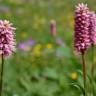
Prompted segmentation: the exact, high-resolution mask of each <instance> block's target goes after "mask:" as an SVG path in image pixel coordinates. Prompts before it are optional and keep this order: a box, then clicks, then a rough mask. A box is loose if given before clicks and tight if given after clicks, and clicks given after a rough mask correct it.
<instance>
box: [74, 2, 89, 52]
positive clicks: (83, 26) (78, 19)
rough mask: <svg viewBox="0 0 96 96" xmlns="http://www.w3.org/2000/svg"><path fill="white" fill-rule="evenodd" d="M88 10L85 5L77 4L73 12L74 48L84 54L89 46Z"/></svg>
mask: <svg viewBox="0 0 96 96" xmlns="http://www.w3.org/2000/svg"><path fill="white" fill-rule="evenodd" d="M89 16H90V15H89V9H88V7H87V5H86V4H83V3H81V4H78V6H77V7H76V11H75V26H74V27H75V28H74V29H75V34H74V47H75V49H76V50H77V51H78V52H84V51H85V50H86V49H87V48H88V47H89V46H90V38H89V24H90V22H89Z"/></svg>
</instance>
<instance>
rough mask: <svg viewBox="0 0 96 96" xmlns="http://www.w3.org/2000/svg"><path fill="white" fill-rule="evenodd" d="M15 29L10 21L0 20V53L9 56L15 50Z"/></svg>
mask: <svg viewBox="0 0 96 96" xmlns="http://www.w3.org/2000/svg"><path fill="white" fill-rule="evenodd" d="M15 30H16V28H14V27H12V23H10V22H9V21H7V20H0V55H4V56H9V55H11V54H12V52H14V51H15V45H16V42H15V39H14V35H15V33H14V32H15Z"/></svg>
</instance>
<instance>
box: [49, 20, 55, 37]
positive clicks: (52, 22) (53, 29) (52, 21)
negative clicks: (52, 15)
mask: <svg viewBox="0 0 96 96" xmlns="http://www.w3.org/2000/svg"><path fill="white" fill-rule="evenodd" d="M50 29H51V35H52V36H56V21H55V20H51V22H50Z"/></svg>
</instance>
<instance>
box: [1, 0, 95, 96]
mask: <svg viewBox="0 0 96 96" xmlns="http://www.w3.org/2000/svg"><path fill="white" fill-rule="evenodd" d="M79 2H84V3H87V4H88V6H89V8H90V9H91V10H96V0H0V19H7V20H10V21H11V22H12V23H13V24H14V26H15V27H16V28H17V30H16V41H17V46H16V47H17V51H16V53H14V54H13V56H12V57H10V58H7V59H6V61H5V63H6V64H5V69H4V84H3V94H4V96H81V95H80V94H81V91H80V90H78V89H77V88H75V87H73V86H72V85H71V84H72V83H78V82H79V83H80V84H81V85H82V78H81V75H80V74H79V72H78V70H81V69H82V66H81V60H80V56H79V55H78V54H77V53H75V52H74V48H73V34H74V30H73V29H74V10H75V5H77V4H78V3H79ZM51 20H56V26H57V34H56V37H53V36H51V34H50V21H51ZM87 59H88V60H89V61H88V63H90V59H89V57H87Z"/></svg>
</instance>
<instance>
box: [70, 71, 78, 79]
mask: <svg viewBox="0 0 96 96" xmlns="http://www.w3.org/2000/svg"><path fill="white" fill-rule="evenodd" d="M77 77H78V76H77V73H76V72H73V73H72V74H71V78H72V79H73V80H76V79H77Z"/></svg>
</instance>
